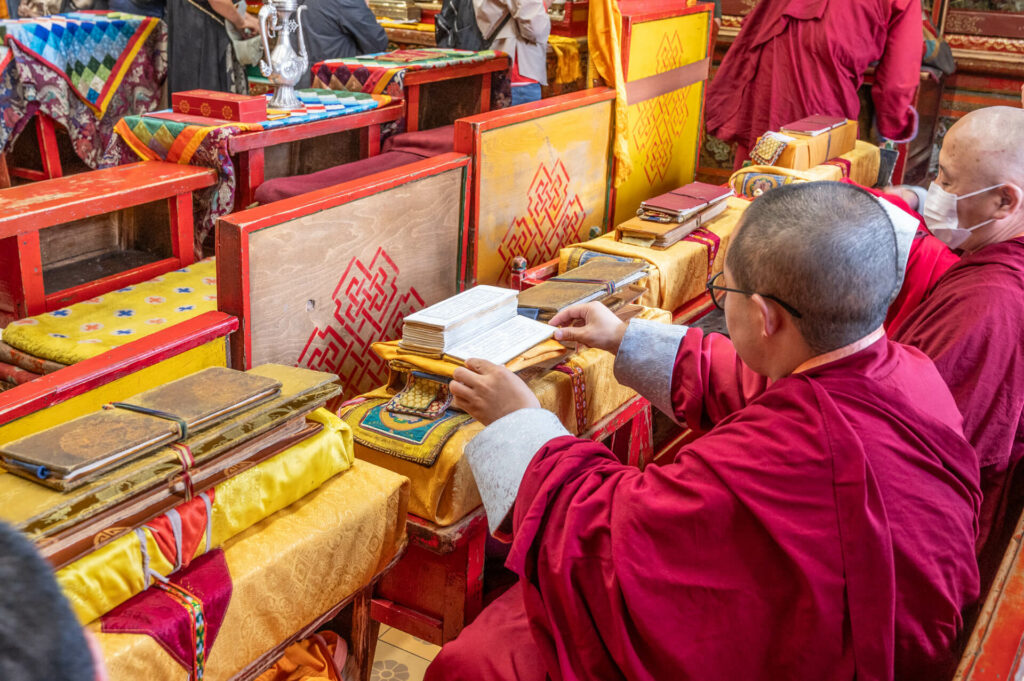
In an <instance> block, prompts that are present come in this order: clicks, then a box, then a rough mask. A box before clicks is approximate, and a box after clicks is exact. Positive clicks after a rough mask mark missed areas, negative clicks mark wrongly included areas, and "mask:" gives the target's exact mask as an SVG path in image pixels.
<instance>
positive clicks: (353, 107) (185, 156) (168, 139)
mask: <svg viewBox="0 0 1024 681" xmlns="http://www.w3.org/2000/svg"><path fill="white" fill-rule="evenodd" d="M296 94H297V95H298V96H299V98H300V99H301V100H303V102H304V107H303V108H302V109H299V110H295V111H292V112H291V113H290V114H288V115H284V116H282V117H281V118H274V119H272V120H268V121H263V122H260V123H224V124H223V125H217V126H209V127H205V126H200V125H193V124H189V123H183V122H179V121H176V120H170V119H167V118H161V115H163V114H169V113H170V111H169V110H165V111H157V112H153V113H150V114H145V115H141V116H126V117H124V118H123V119H122V120H120V121H118V123H117V125H115V126H114V132H115V134H116V135H117V137H116V138H115V140H114V141H113V142H112V143H111V146H110V148H109V149H108V150H107V155H106V158H105V159H104V165H119V164H122V163H130V162H133V161H137V160H138V159H139V158H141V159H142V160H144V161H152V160H165V161H173V162H175V163H183V164H189V163H190V164H192V165H198V166H206V167H208V168H213V169H214V170H216V171H217V173H218V181H217V183H216V184H215V185H214V186H213V188H212V189H211V190H207V191H202V192H196V194H195V203H196V219H195V226H196V241H195V243H196V249H197V253H198V252H200V251H201V247H202V244H203V242H204V241H205V240H206V237H207V235H209V234H210V232H211V231H212V230H213V227H214V224H215V223H216V220H217V218H219V217H220V216H222V215H227V214H228V213H230V212H231V211H232V210H234V207H235V167H234V163H233V162H232V160H231V156H230V155H229V154H228V151H227V143H228V140H229V139H230V138H231V137H232V136H234V135H239V134H242V133H245V132H251V131H254V130H270V129H273V128H280V127H285V126H289V125H298V124H300V123H310V122H312V121H318V120H321V119H324V118H335V117H338V116H347V115H349V114H353V113H359V112H362V111H369V110H371V109H376V108H378V107H381V106H386V105H387V104H390V103H391V97H389V96H387V95H369V94H364V93H362V92H339V91H324V90H320V91H317V90H298V91H297V92H296ZM268 98H269V95H268Z"/></svg>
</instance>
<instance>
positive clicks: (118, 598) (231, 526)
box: [57, 409, 353, 623]
mask: <svg viewBox="0 0 1024 681" xmlns="http://www.w3.org/2000/svg"><path fill="white" fill-rule="evenodd" d="M309 419H310V420H313V421H317V422H318V423H321V424H323V426H324V427H323V430H321V431H320V432H319V433H317V434H316V435H313V436H312V437H310V438H308V439H306V440H304V441H302V442H300V443H298V444H296V445H294V446H292V447H289V448H288V449H286V450H285V451H283V452H281V453H280V454H278V455H276V456H273V457H271V458H270V459H267V460H266V461H264V462H262V463H259V464H257V465H255V466H253V467H252V468H248V469H246V470H244V471H242V472H241V473H239V474H238V475H235V476H234V477H232V478H229V479H228V480H225V481H224V482H222V483H221V484H219V485H217V486H216V488H215V494H214V502H213V509H212V510H213V518H212V521H211V527H212V532H213V537H212V541H211V548H215V547H217V546H220V545H222V544H223V543H224V542H226V541H228V540H229V539H230V538H231V537H233V536H235V535H237V534H239V533H240V532H242V531H243V530H245V529H246V528H249V527H252V526H253V525H255V524H256V523H258V522H260V521H261V520H263V519H264V518H266V517H268V516H270V515H272V514H273V513H275V512H277V511H279V510H281V509H282V508H284V507H286V506H288V505H289V504H292V503H294V502H296V501H298V500H299V499H301V498H303V497H304V496H306V495H307V494H309V493H310V492H312V491H314V490H315V489H317V488H318V487H319V486H320V485H322V484H323V483H324V482H325V481H327V480H329V479H330V478H332V477H333V476H334V475H336V474H337V473H340V472H341V471H344V470H347V469H348V468H349V467H351V465H352V461H353V451H352V432H351V430H350V429H349V427H348V426H347V425H346V424H345V423H344V422H343V421H342V420H341V419H339V418H338V417H337V416H335V415H334V414H332V413H331V412H329V411H327V410H326V409H318V410H317V411H315V412H313V413H312V414H310V416H309ZM143 533H144V535H145V537H146V542H147V550H146V554H147V555H148V556H149V567H150V569H151V570H153V571H155V572H158V573H160V574H162V575H164V576H167V575H169V574H170V573H171V572H172V571H173V569H174V565H173V564H172V563H171V562H170V561H169V560H168V559H167V558H165V557H164V556H163V554H162V553H161V552H160V550H159V549H158V548H157V546H156V542H155V540H154V539H153V534H152V532H151V531H150V530H149V529H148V528H145V529H144V530H143ZM205 549H206V543H205V539H204V541H202V542H200V546H199V549H198V550H197V552H196V555H199V554H201V553H204V552H205ZM57 582H58V583H59V584H60V586H61V589H62V590H63V591H64V595H65V596H67V598H68V600H69V601H70V602H71V607H72V609H73V610H74V611H75V614H76V615H77V616H78V619H79V620H80V621H81V622H83V623H85V622H91V621H92V620H94V619H96V618H97V617H100V616H101V615H103V614H105V613H107V612H109V611H110V610H112V609H113V608H115V607H117V606H118V605H120V604H121V603H123V602H125V601H126V600H128V599H129V598H131V597H132V596H134V595H135V594H137V593H140V592H142V590H143V589H144V588H145V584H144V576H143V572H142V552H141V551H140V543H139V538H138V536H137V534H135V533H130V534H126V535H122V536H121V537H118V538H117V539H115V540H114V541H112V542H110V543H109V544H106V545H104V546H102V547H100V548H99V549H97V550H96V551H93V552H92V553H90V554H87V555H85V556H83V557H82V558H79V559H78V560H76V561H75V562H73V563H71V564H70V565H68V566H66V567H64V568H61V569H60V570H58V571H57Z"/></svg>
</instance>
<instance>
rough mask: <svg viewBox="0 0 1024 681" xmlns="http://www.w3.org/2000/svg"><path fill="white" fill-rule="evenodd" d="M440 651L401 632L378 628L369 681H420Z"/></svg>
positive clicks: (438, 648)
mask: <svg viewBox="0 0 1024 681" xmlns="http://www.w3.org/2000/svg"><path fill="white" fill-rule="evenodd" d="M439 650H441V648H440V646H435V645H431V644H429V643H427V642H426V641H421V640H420V639H418V638H416V637H415V636H411V635H409V634H407V633H405V632H404V631H399V630H398V629H392V628H391V627H381V629H380V636H378V637H377V653H376V655H374V657H373V672H372V674H371V675H370V681H423V674H424V673H425V672H426V671H427V665H428V664H430V661H431V660H433V659H434V656H435V655H437V651H439Z"/></svg>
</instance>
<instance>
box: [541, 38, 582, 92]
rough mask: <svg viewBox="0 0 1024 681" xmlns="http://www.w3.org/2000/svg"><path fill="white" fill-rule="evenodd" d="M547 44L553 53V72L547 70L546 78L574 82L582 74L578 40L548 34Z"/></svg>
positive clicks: (554, 81) (552, 80) (560, 81)
mask: <svg viewBox="0 0 1024 681" xmlns="http://www.w3.org/2000/svg"><path fill="white" fill-rule="evenodd" d="M548 45H550V46H551V51H552V52H554V53H555V72H554V73H550V72H548V80H550V81H551V82H553V83H575V82H576V81H577V80H579V79H580V77H582V75H583V70H582V69H581V68H580V43H579V41H578V40H576V38H567V37H566V36H564V35H549V36H548Z"/></svg>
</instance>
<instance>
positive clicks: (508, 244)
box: [498, 160, 587, 285]
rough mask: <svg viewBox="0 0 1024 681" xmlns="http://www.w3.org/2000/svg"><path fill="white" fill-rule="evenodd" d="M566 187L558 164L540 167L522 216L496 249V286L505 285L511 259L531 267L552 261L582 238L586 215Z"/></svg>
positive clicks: (565, 174) (562, 167)
mask: <svg viewBox="0 0 1024 681" xmlns="http://www.w3.org/2000/svg"><path fill="white" fill-rule="evenodd" d="M569 183H570V180H569V172H568V171H567V170H566V168H565V165H564V164H563V163H562V161H561V160H559V161H558V162H557V163H555V165H554V167H552V168H548V167H547V166H546V165H545V164H543V163H541V164H540V167H539V168H538V169H537V172H536V174H535V175H534V176H533V180H532V181H531V182H530V189H529V190H528V191H527V205H526V215H525V216H521V217H517V218H516V219H515V220H513V221H512V224H511V225H510V226H509V228H508V231H507V232H505V236H504V237H502V239H501V245H499V246H498V257H500V258H501V262H502V268H501V282H500V283H502V284H506V285H507V284H508V283H509V277H510V273H511V269H510V267H509V264H510V263H511V261H512V258H514V257H516V256H519V255H521V256H523V257H524V258H526V261H527V262H528V263H529V264H530V267H533V266H534V265H539V264H541V263H542V262H545V261H547V260H551V259H552V258H554V257H555V256H556V255H558V249H560V248H561V247H562V246H565V245H566V244H568V243H571V242H573V241H577V240H579V239H580V238H582V235H581V234H580V233H579V232H580V228H581V227H582V225H583V221H584V219H586V217H587V211H586V210H585V209H584V208H583V203H582V202H581V201H580V197H579V195H578V194H576V193H572V194H570V187H569Z"/></svg>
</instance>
